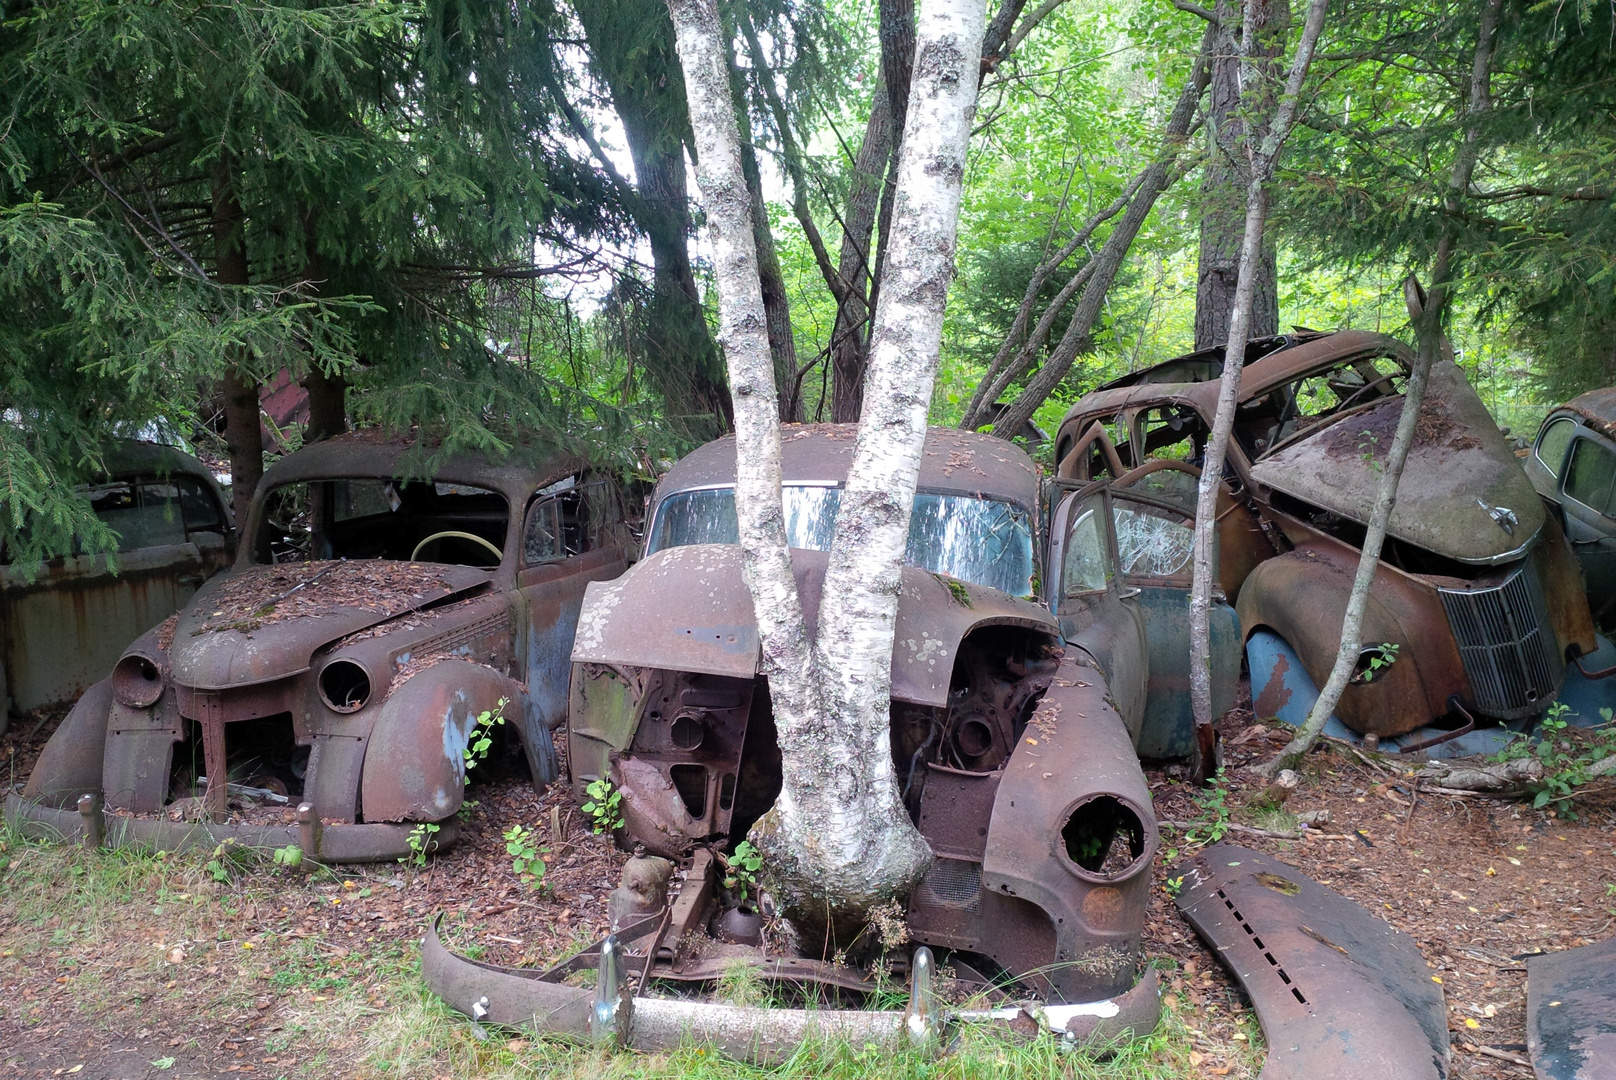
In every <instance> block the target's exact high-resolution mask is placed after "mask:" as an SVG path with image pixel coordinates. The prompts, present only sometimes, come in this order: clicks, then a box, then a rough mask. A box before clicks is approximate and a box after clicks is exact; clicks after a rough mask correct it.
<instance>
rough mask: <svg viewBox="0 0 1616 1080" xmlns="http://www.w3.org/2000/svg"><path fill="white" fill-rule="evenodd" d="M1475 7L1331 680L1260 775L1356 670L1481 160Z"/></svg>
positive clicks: (1304, 736)
mask: <svg viewBox="0 0 1616 1080" xmlns="http://www.w3.org/2000/svg"><path fill="white" fill-rule="evenodd" d="M1482 5H1483V6H1482V11H1481V26H1480V29H1479V31H1478V33H1477V35H1476V49H1475V52H1474V54H1473V55H1472V58H1471V63H1470V94H1469V98H1468V100H1467V101H1466V103H1465V122H1464V141H1463V143H1461V144H1460V146H1459V149H1458V152H1457V153H1456V154H1455V155H1454V159H1453V171H1452V173H1451V174H1450V176H1449V178H1448V191H1447V196H1446V198H1444V200H1443V223H1442V233H1441V236H1440V238H1439V239H1438V240H1437V248H1436V257H1435V259H1434V260H1433V261H1432V266H1431V293H1430V295H1429V296H1428V297H1426V296H1422V295H1421V293H1420V286H1419V282H1417V281H1415V280H1414V279H1413V278H1412V277H1410V278H1409V279H1408V280H1407V281H1405V282H1404V284H1403V292H1404V297H1405V299H1406V300H1407V301H1408V309H1409V316H1410V321H1411V322H1412V323H1413V325H1414V334H1415V337H1416V339H1417V343H1418V351H1417V352H1416V353H1415V357H1414V370H1413V372H1412V373H1411V374H1410V375H1409V378H1408V382H1407V383H1406V384H1405V386H1404V388H1403V411H1402V415H1401V416H1399V417H1398V420H1397V432H1396V434H1395V435H1393V436H1392V445H1391V449H1390V451H1388V452H1387V455H1386V462H1385V465H1384V467H1383V468H1382V469H1381V473H1380V484H1379V487H1378V488H1377V490H1376V493H1375V508H1374V512H1373V513H1372V514H1371V516H1370V518H1369V529H1368V532H1367V534H1366V535H1365V536H1364V543H1363V553H1362V554H1361V555H1360V556H1359V557H1358V573H1357V574H1356V576H1355V577H1354V578H1353V581H1352V591H1351V592H1350V593H1348V594H1347V610H1346V614H1345V615H1344V616H1343V617H1342V620H1341V648H1340V650H1339V651H1338V652H1337V653H1336V657H1335V666H1334V667H1332V668H1331V669H1330V677H1329V678H1328V679H1326V680H1325V683H1324V688H1323V689H1322V690H1320V691H1319V697H1318V700H1317V701H1315V702H1314V703H1313V708H1312V709H1311V710H1309V712H1308V714H1307V721H1306V722H1305V723H1304V724H1303V725H1302V729H1301V730H1300V731H1298V732H1297V733H1296V737H1295V738H1293V739H1291V741H1290V742H1288V743H1286V744H1285V748H1284V749H1282V750H1281V751H1280V752H1279V754H1278V756H1277V757H1275V758H1274V760H1272V761H1270V762H1268V763H1267V764H1265V765H1264V766H1263V770H1264V771H1266V772H1270V773H1272V772H1276V771H1278V770H1279V769H1283V768H1290V767H1291V766H1292V765H1293V763H1295V762H1296V761H1298V760H1299V759H1300V758H1301V756H1302V755H1303V754H1305V753H1307V751H1308V750H1309V749H1310V748H1311V747H1312V746H1313V743H1314V742H1316V741H1317V740H1318V737H1319V733H1320V732H1322V731H1323V730H1324V725H1325V724H1326V723H1328V722H1329V719H1330V714H1331V713H1333V712H1335V707H1336V703H1337V702H1339V701H1340V700H1341V693H1342V691H1344V690H1345V689H1346V688H1347V682H1348V680H1349V679H1351V678H1352V674H1353V671H1354V670H1355V669H1356V668H1357V666H1358V653H1359V650H1360V648H1361V647H1362V640H1361V639H1362V636H1363V613H1364V609H1365V608H1366V607H1368V605H1369V589H1370V586H1371V584H1373V582H1374V578H1375V569H1376V568H1377V567H1378V566H1379V565H1380V549H1381V545H1382V544H1383V543H1384V542H1385V539H1386V527H1387V524H1388V523H1389V522H1390V521H1391V516H1392V510H1393V509H1394V508H1395V507H1396V505H1397V484H1398V481H1400V480H1401V479H1402V477H1403V464H1404V462H1406V461H1407V460H1408V451H1409V447H1411V446H1412V445H1413V443H1414V431H1415V428H1416V427H1417V426H1418V422H1419V415H1420V403H1421V401H1422V400H1423V399H1424V397H1425V384H1426V381H1427V379H1428V377H1429V376H1430V373H1431V365H1432V364H1434V363H1435V362H1436V360H1437V357H1438V356H1440V355H1441V353H1442V347H1443V338H1442V314H1443V310H1444V308H1446V306H1447V303H1448V299H1449V296H1450V294H1451V288H1450V284H1449V276H1450V274H1451V271H1452V259H1453V237H1454V231H1455V226H1454V222H1455V221H1456V220H1457V218H1458V217H1459V215H1460V214H1461V213H1462V212H1463V209H1464V200H1465V193H1466V191H1468V190H1469V187H1470V178H1471V175H1472V174H1473V173H1474V172H1475V169H1476V158H1477V156H1478V154H1479V153H1480V145H1479V138H1480V120H1481V116H1482V114H1483V113H1485V112H1486V111H1487V109H1488V108H1489V107H1490V106H1491V104H1492V97H1491V93H1490V90H1489V81H1490V76H1491V71H1492V55H1493V36H1494V33H1495V32H1496V31H1497V29H1498V16H1499V11H1500V9H1501V7H1502V6H1503V0H1482Z"/></svg>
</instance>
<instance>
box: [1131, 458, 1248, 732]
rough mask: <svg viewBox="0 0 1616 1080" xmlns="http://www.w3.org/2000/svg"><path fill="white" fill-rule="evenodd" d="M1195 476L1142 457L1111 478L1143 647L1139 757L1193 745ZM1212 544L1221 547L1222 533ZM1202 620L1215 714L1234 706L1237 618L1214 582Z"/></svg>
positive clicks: (1186, 468) (1186, 469) (1184, 469)
mask: <svg viewBox="0 0 1616 1080" xmlns="http://www.w3.org/2000/svg"><path fill="white" fill-rule="evenodd" d="M1196 483H1198V473H1197V471H1196V470H1194V467H1193V466H1189V465H1187V464H1186V465H1184V466H1183V467H1181V468H1172V467H1166V466H1162V465H1159V464H1157V465H1152V464H1149V463H1147V464H1146V465H1144V466H1141V467H1140V468H1138V469H1135V470H1133V471H1132V472H1130V473H1127V474H1124V475H1123V476H1122V477H1120V478H1119V479H1118V480H1117V482H1116V483H1114V484H1112V485H1111V506H1112V511H1111V514H1112V519H1113V522H1114V529H1115V532H1116V545H1117V569H1118V573H1119V574H1120V576H1121V580H1122V582H1123V584H1124V586H1125V587H1127V588H1129V589H1134V590H1137V596H1136V597H1135V599H1134V603H1135V604H1136V605H1137V606H1138V609H1139V612H1140V615H1141V616H1142V618H1143V620H1144V625H1145V641H1146V643H1147V646H1148V653H1149V670H1150V681H1149V683H1148V686H1147V691H1146V701H1145V712H1144V723H1143V726H1142V730H1141V732H1140V737H1139V741H1138V745H1139V755H1140V756H1141V757H1147V758H1168V757H1183V756H1185V755H1187V754H1189V753H1191V752H1192V751H1193V750H1194V748H1195V719H1194V713H1193V711H1192V709H1191V707H1190V693H1189V687H1190V664H1189V658H1190V583H1191V576H1192V572H1193V570H1192V565H1191V556H1192V553H1193V550H1194V542H1195V501H1194V492H1195V484H1196ZM1215 543H1217V544H1218V545H1219V546H1220V547H1221V537H1220V538H1218V539H1217V540H1216V541H1215ZM1218 562H1219V560H1218V559H1216V558H1214V560H1213V565H1215V566H1216V565H1218ZM1208 619H1209V623H1208V625H1209V630H1210V633H1211V645H1212V714H1213V716H1214V717H1216V716H1222V715H1223V714H1224V713H1226V712H1228V711H1229V709H1231V708H1233V707H1234V699H1235V689H1236V686H1237V684H1238V682H1239V679H1240V656H1241V637H1240V621H1239V618H1238V617H1237V616H1236V615H1235V611H1234V608H1233V607H1232V606H1231V605H1230V604H1229V602H1228V599H1227V598H1226V597H1225V595H1224V593H1223V590H1222V589H1221V587H1219V586H1218V585H1217V583H1214V588H1213V593H1212V603H1211V607H1210V610H1209V612H1208Z"/></svg>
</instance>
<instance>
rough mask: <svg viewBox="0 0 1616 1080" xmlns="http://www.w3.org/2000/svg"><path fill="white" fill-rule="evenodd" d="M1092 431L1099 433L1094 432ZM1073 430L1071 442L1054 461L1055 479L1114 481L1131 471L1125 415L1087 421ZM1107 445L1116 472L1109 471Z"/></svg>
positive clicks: (1130, 455) (1110, 465) (1130, 449)
mask: <svg viewBox="0 0 1616 1080" xmlns="http://www.w3.org/2000/svg"><path fill="white" fill-rule="evenodd" d="M1096 427H1098V428H1099V431H1096V430H1095V428H1096ZM1075 430H1076V432H1077V435H1076V438H1075V440H1074V439H1068V440H1065V441H1064V442H1063V444H1062V450H1061V454H1060V456H1059V457H1058V458H1057V459H1056V469H1057V474H1058V475H1060V476H1062V477H1065V478H1066V479H1076V480H1102V479H1107V478H1110V479H1113V480H1114V479H1116V477H1117V476H1119V475H1121V473H1123V472H1126V471H1127V470H1129V469H1131V468H1133V466H1134V453H1133V450H1134V448H1133V443H1132V441H1131V440H1130V436H1129V433H1128V423H1127V417H1126V415H1125V414H1123V413H1117V414H1115V415H1113V416H1095V417H1090V418H1088V419H1087V420H1084V421H1082V422H1081V423H1080V424H1078V425H1076V427H1075ZM1102 433H1103V436H1104V437H1103V439H1102V437H1101V434H1102ZM1107 442H1109V443H1110V447H1109V449H1111V450H1114V451H1115V452H1116V457H1117V459H1118V463H1119V464H1120V468H1114V467H1113V462H1112V460H1111V455H1110V454H1109V453H1108V452H1107V450H1108V447H1107V446H1106V443H1107Z"/></svg>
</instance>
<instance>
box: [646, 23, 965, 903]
mask: <svg viewBox="0 0 1616 1080" xmlns="http://www.w3.org/2000/svg"><path fill="white" fill-rule="evenodd" d="M669 10H670V12H671V13H672V15H673V22H674V26H675V29H676V34H677V40H678V47H679V54H680V58H681V60H682V62H683V64H684V67H685V80H686V93H687V96H688V98H689V102H690V112H691V120H692V126H693V129H694V132H695V142H696V147H697V152H698V155H699V165H698V168H697V181H698V183H699V185H700V187H701V192H702V201H703V203H704V205H705V206H706V209H707V215H708V223H709V227H710V229H711V232H712V241H713V257H714V281H715V284H716V288H717V291H718V299H719V309H720V334H721V339H722V341H723V343H724V346H725V353H726V357H727V363H728V365H729V372H730V380H731V392H732V396H733V399H734V402H735V427H736V459H737V460H736V469H737V483H736V492H735V502H736V515H737V519H738V524H739V528H740V543H741V549H742V565H743V568H744V573H745V575H746V580H747V586H748V588H749V589H750V591H751V593H752V601H753V606H754V610H755V611H756V615H757V622H758V634H759V638H760V639H761V641H762V645H763V663H764V671H765V673H766V674H767V675H768V678H769V687H770V693H771V696H772V699H773V706H774V715H775V726H776V730H777V732H778V740H779V746H780V753H781V764H782V772H783V774H784V784H783V786H782V790H781V793H780V796H779V798H778V799H777V800H776V803H775V805H774V808H773V809H772V810H770V811H769V813H768V814H767V815H765V816H764V818H763V819H762V820H761V821H759V822H758V824H757V825H756V826H755V827H754V830H753V842H754V843H755V844H757V846H758V847H759V848H760V849H761V850H762V851H763V853H764V856H765V858H766V859H767V861H768V866H769V873H770V879H771V881H772V882H773V883H774V884H775V886H776V888H777V889H778V890H779V891H780V894H781V895H780V899H781V900H782V902H783V904H784V906H785V908H786V910H787V911H788V913H790V914H792V915H793V917H794V918H797V919H799V920H802V919H804V918H806V919H807V920H810V921H819V922H822V923H824V924H825V925H827V926H834V925H835V924H836V923H837V922H839V921H840V920H841V919H842V918H843V917H847V916H853V917H858V916H862V913H863V912H864V911H865V910H867V909H868V908H869V907H870V906H871V905H873V904H876V903H879V902H881V901H883V900H886V899H889V898H891V897H893V896H897V895H901V894H903V893H905V892H907V890H908V889H909V888H910V887H911V886H912V885H913V883H914V882H915V881H917V880H918V879H919V877H920V876H921V875H922V874H923V873H924V872H925V870H926V867H927V866H928V865H929V864H930V861H931V852H930V849H929V848H928V847H927V846H926V842H925V840H924V839H923V838H922V837H921V836H920V834H919V832H918V831H917V830H916V829H915V827H914V825H913V824H912V823H911V822H910V820H909V816H908V814H907V813H906V812H905V810H904V808H903V805H902V802H901V800H900V799H899V795H898V790H897V784H896V780H895V776H894V771H893V765H892V752H891V747H890V734H889V731H890V725H891V716H890V710H891V681H892V645H893V632H894V627H895V623H896V617H897V603H898V590H899V585H900V582H901V572H902V565H903V555H904V549H905V547H906V545H907V540H908V534H909V513H910V509H911V506H912V504H913V501H914V492H915V486H916V482H917V480H918V477H919V470H920V457H921V451H922V447H923V445H924V442H925V436H926V414H927V410H928V407H929V406H930V403H931V390H932V385H933V382H934V381H935V378H936V372H937V362H938V356H939V352H940V348H941V341H942V317H943V307H944V303H945V301H946V299H947V294H948V283H949V280H950V278H951V276H952V273H953V258H954V242H955V230H956V225H957V222H958V216H959V200H960V186H961V181H962V179H963V175H964V164H965V147H966V142H967V140H968V138H969V135H970V120H971V115H972V112H973V109H974V105H975V101H976V88H977V69H978V65H979V54H980V48H981V40H982V23H983V8H982V3H981V2H980V0H932V2H931V3H928V4H927V8H926V11H925V12H924V14H923V16H922V18H921V22H920V25H919V27H918V30H917V51H916V57H915V70H914V77H913V83H912V88H911V97H910V102H909V109H908V122H907V124H906V128H905V131H904V138H903V147H904V148H903V151H902V154H901V157H900V161H899V166H898V184H897V190H896V198H895V211H894V219H893V234H892V243H891V251H890V255H889V259H888V270H887V273H888V274H889V284H888V286H887V288H886V290H885V294H884V296H883V298H882V300H881V302H880V306H879V307H878V309H877V311H876V319H875V326H874V330H873V332H872V336H871V350H870V365H869V370H868V374H867V378H868V382H867V384H866V387H867V394H866V405H865V410H864V414H865V415H864V419H863V422H862V423H861V425H860V429H859V436H858V442H857V444H856V445H855V448H854V458H853V464H852V468H851V471H850V473H849V477H848V482H847V486H846V488H845V489H844V491H843V495H842V501H841V511H840V515H839V519H838V524H837V531H836V537H835V539H834V541H833V543H832V545H831V553H830V565H829V570H828V571H827V574H826V580H825V586H824V600H823V602H822V604H821V608H820V616H819V632H818V634H817V635H816V641H815V643H814V645H813V646H812V647H810V645H809V637H808V634H807V628H806V625H805V623H804V620H803V614H802V606H801V602H800V599H799V598H798V596H797V592H796V584H795V579H794V577H793V576H792V573H791V565H790V559H789V555H788V552H787V548H786V539H785V524H784V515H783V512H782V507H781V495H780V442H779V419H778V413H777V412H776V408H775V400H774V398H775V393H774V379H773V365H772V362H771V360H770V355H769V348H768V339H767V333H766V324H765V319H764V313H763V303H762V295H761V291H760V288H759V285H758V277H757V261H756V253H755V247H754V244H753V241H752V228H753V225H752V219H751V198H750V194H749V192H748V191H747V187H746V182H745V178H744V176H743V175H742V171H741V166H740V152H739V139H738V136H737V129H736V123H735V114H734V110H733V107H732V106H731V103H730V99H729V83H728V75H727V72H726V60H725V57H726V47H725V44H724V41H723V37H722V35H721V32H720V28H719V27H720V24H719V20H718V13H717V8H716V6H715V2H714V0H669Z"/></svg>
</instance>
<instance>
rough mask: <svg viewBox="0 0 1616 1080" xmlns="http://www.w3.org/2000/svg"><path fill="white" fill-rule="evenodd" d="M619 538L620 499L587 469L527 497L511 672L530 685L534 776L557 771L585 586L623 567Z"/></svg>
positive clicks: (526, 735)
mask: <svg viewBox="0 0 1616 1080" xmlns="http://www.w3.org/2000/svg"><path fill="white" fill-rule="evenodd" d="M624 543H625V537H624V535H623V526H622V513H621V506H620V500H619V499H618V498H617V491H616V488H615V486H614V485H612V484H611V483H610V482H609V481H606V480H604V479H601V478H598V477H593V476H591V475H590V474H589V473H587V472H586V473H581V474H578V475H576V476H569V477H566V478H564V479H562V480H560V481H558V482H557V483H555V484H551V485H550V486H549V487H546V488H544V489H542V490H540V491H538V492H536V493H535V494H534V495H533V497H532V498H531V499H530V500H529V502H528V506H527V511H526V513H525V515H524V517H523V521H522V551H521V555H520V561H519V562H518V567H519V569H518V571H517V575H516V594H517V597H518V607H519V609H520V610H519V612H518V617H517V620H516V627H517V643H516V658H517V668H518V670H517V672H516V677H517V678H518V679H520V680H521V681H522V682H523V683H525V684H526V685H527V691H528V700H527V701H526V702H524V703H523V725H524V729H523V740H522V741H523V745H524V746H525V747H526V748H527V752H528V763H529V765H530V766H531V768H532V770H533V777H534V780H535V781H539V782H548V781H549V780H552V779H554V777H555V761H554V757H553V754H554V750H553V741H552V738H551V735H550V733H551V732H552V731H554V729H555V728H556V727H557V726H558V725H559V724H560V723H561V722H562V721H563V720H565V719H566V716H567V685H568V678H569V676H570V675H571V671H572V640H573V635H574V633H575V632H576V630H577V628H578V612H579V609H580V608H581V607H582V606H583V599H584V589H585V587H586V586H588V584H589V583H590V582H591V581H607V580H610V579H611V578H615V577H617V576H618V575H619V574H621V573H622V572H623V571H624V570H626V569H628V560H627V556H626V554H625V552H624V550H623V544H624ZM546 748H550V749H549V750H548V751H547V750H546ZM547 753H548V754H549V755H550V756H549V758H548V760H546V757H545V755H546V754H547Z"/></svg>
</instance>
